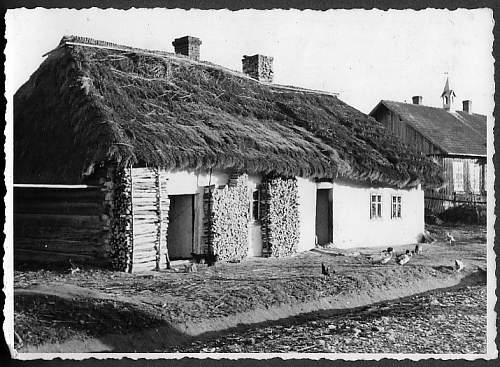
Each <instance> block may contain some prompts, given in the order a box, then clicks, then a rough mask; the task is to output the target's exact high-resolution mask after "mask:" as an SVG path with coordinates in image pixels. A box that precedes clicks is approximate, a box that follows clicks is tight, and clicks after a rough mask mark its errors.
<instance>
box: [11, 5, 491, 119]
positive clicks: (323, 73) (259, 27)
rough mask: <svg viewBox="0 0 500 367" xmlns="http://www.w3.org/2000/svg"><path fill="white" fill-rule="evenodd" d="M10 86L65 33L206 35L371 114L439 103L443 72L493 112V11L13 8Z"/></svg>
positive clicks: (218, 51) (460, 93) (288, 80)
mask: <svg viewBox="0 0 500 367" xmlns="http://www.w3.org/2000/svg"><path fill="white" fill-rule="evenodd" d="M5 21H6V38H7V46H6V55H7V59H6V75H7V81H6V87H7V94H9V93H13V92H15V90H17V89H18V88H19V87H20V86H21V85H22V84H23V83H24V82H25V81H27V80H28V78H29V76H30V75H31V74H32V73H33V72H34V71H35V70H36V69H37V68H38V66H39V65H40V63H41V62H42V61H43V59H44V58H43V56H42V55H43V54H44V53H46V52H47V51H50V50H52V49H54V48H55V47H56V46H57V45H58V43H59V41H60V39H61V38H62V36H63V35H68V34H73V35H80V36H85V37H92V38H95V39H99V40H105V41H110V42H114V43H119V44H124V45H128V46H134V47H140V48H147V49H161V50H166V51H171V52H173V46H172V41H173V40H174V39H175V38H178V37H182V36H185V35H191V36H195V37H199V38H200V39H201V40H202V42H203V44H202V45H201V59H202V60H207V61H210V62H213V63H216V64H220V65H223V66H225V67H228V68H231V69H234V70H239V71H241V58H242V56H243V55H253V54H255V53H260V54H263V55H268V56H273V57H274V71H275V78H274V82H275V83H277V84H286V85H295V86H300V87H305V88H311V89H319V90H324V91H329V92H336V93H339V94H340V95H339V97H340V99H342V100H344V101H345V102H347V103H348V104H350V105H352V106H354V107H356V108H358V109H360V110H361V111H363V112H365V113H369V112H370V111H371V110H372V109H373V107H375V105H376V104H377V103H378V102H379V101H380V100H381V99H390V100H395V101H402V102H404V101H407V102H409V103H411V97H412V96H414V95H421V96H422V97H423V104H425V105H428V106H435V107H440V106H441V105H442V102H441V99H440V95H441V92H442V91H443V87H444V83H445V80H446V76H449V77H450V80H451V86H452V88H453V89H454V90H455V93H456V95H457V99H456V103H455V108H456V109H461V107H462V106H461V105H462V103H461V101H462V100H464V99H470V100H472V109H473V111H474V112H478V113H482V114H486V115H491V114H492V110H493V105H494V104H493V93H494V81H493V73H494V69H493V62H494V59H493V56H492V45H493V34H492V30H493V15H492V12H491V10H489V9H475V10H465V9H462V10H455V11H448V10H440V9H439V10H431V9H427V10H422V11H414V10H399V11H398V10H390V11H380V10H329V11H313V10H305V11H299V10H263V11H259V10H241V11H236V12H232V11H229V10H181V9H176V10H168V9H132V10H127V11H125V10H113V9H110V10H101V9H95V8H94V9H89V10H70V9H41V8H37V9H31V10H30V9H15V10H8V11H7V14H6V18H5Z"/></svg>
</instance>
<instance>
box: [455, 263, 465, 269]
mask: <svg viewBox="0 0 500 367" xmlns="http://www.w3.org/2000/svg"><path fill="white" fill-rule="evenodd" d="M464 268H465V264H464V262H463V261H461V260H455V271H456V272H459V271H462V270H463V269H464Z"/></svg>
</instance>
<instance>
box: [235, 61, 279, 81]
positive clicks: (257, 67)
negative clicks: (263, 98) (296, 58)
mask: <svg viewBox="0 0 500 367" xmlns="http://www.w3.org/2000/svg"><path fill="white" fill-rule="evenodd" d="M273 60H274V58H273V57H271V56H264V55H253V56H247V55H244V56H243V59H242V60H241V61H242V62H243V73H244V74H246V75H248V76H249V77H251V78H253V79H256V80H259V81H262V82H267V83H272V82H273V76H274V71H273Z"/></svg>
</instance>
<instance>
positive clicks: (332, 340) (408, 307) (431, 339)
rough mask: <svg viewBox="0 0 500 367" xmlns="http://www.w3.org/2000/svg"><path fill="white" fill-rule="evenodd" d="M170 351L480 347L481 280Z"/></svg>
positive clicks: (414, 350)
mask: <svg viewBox="0 0 500 367" xmlns="http://www.w3.org/2000/svg"><path fill="white" fill-rule="evenodd" d="M332 313H336V314H332ZM172 351H179V352H191V353H193V352H194V353H196V352H208V353H210V352H219V353H239V352H242V353H245V352H261V353H262V352H264V353H280V352H322V353H325V352H326V353H460V354H461V353H486V286H485V285H473V286H466V287H460V288H451V289H445V290H437V291H431V292H427V293H425V294H421V295H416V296H412V297H408V298H405V299H400V300H395V301H390V302H382V303H379V304H376V305H372V306H369V307H363V308H358V309H354V310H349V311H347V312H342V311H339V312H335V311H333V312H332V311H330V315H328V312H323V313H314V314H309V315H304V316H299V317H294V318H289V319H286V320H280V321H278V322H268V323H262V324H260V325H258V326H255V325H254V326H251V327H244V328H243V327H242V328H240V329H239V330H237V329H236V330H234V329H233V331H231V332H227V333H222V334H219V335H213V336H211V337H210V336H207V337H206V338H205V339H204V340H202V341H195V342H192V344H190V345H186V346H183V347H180V348H177V349H175V350H172ZM164 352H165V351H164Z"/></svg>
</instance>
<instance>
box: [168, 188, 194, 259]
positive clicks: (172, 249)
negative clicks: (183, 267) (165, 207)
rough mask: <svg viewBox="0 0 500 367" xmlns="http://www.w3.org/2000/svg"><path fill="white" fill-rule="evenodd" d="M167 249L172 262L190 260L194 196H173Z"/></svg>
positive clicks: (171, 197) (171, 198)
mask: <svg viewBox="0 0 500 367" xmlns="http://www.w3.org/2000/svg"><path fill="white" fill-rule="evenodd" d="M169 199H170V208H169V212H168V233H167V248H168V255H169V258H170V260H179V259H189V258H191V252H193V238H194V236H193V234H194V212H195V211H194V195H171V196H169Z"/></svg>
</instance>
